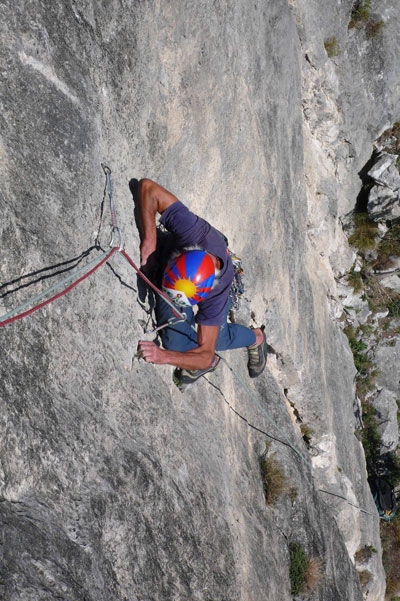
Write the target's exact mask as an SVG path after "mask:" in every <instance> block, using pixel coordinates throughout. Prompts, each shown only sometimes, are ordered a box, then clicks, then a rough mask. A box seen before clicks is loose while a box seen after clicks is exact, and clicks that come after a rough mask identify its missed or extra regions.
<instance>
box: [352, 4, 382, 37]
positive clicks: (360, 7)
mask: <svg viewBox="0 0 400 601" xmlns="http://www.w3.org/2000/svg"><path fill="white" fill-rule="evenodd" d="M384 24H385V23H384V22H383V21H376V20H375V19H372V18H371V0H356V1H355V3H354V4H353V9H352V11H351V17H350V22H349V29H352V28H354V27H357V28H358V29H361V28H362V27H364V29H365V34H366V36H367V38H368V39H371V38H374V37H376V36H377V35H378V34H379V33H380V32H381V30H382V27H383V26H384Z"/></svg>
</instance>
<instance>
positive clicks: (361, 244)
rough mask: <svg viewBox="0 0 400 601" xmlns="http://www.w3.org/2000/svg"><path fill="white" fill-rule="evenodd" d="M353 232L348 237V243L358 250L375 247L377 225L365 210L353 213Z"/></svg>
mask: <svg viewBox="0 0 400 601" xmlns="http://www.w3.org/2000/svg"><path fill="white" fill-rule="evenodd" d="M353 219H354V228H355V229H354V233H353V234H352V235H351V236H350V238H349V244H350V245H351V246H354V247H356V248H357V249H358V250H360V251H365V250H368V249H371V248H375V245H376V241H375V238H376V234H377V232H378V225H377V224H376V223H375V221H372V219H371V218H370V216H369V215H368V213H367V212H366V211H357V212H355V213H354V217H353Z"/></svg>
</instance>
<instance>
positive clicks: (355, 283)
mask: <svg viewBox="0 0 400 601" xmlns="http://www.w3.org/2000/svg"><path fill="white" fill-rule="evenodd" d="M346 279H347V283H348V284H349V285H350V286H351V287H352V288H353V290H354V292H360V290H362V289H363V287H364V283H363V277H362V275H361V271H356V270H355V269H354V265H353V267H352V268H351V269H350V271H349V273H348V274H347V276H346Z"/></svg>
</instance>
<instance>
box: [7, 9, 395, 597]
mask: <svg viewBox="0 0 400 601" xmlns="http://www.w3.org/2000/svg"><path fill="white" fill-rule="evenodd" d="M380 10H381V11H382V15H383V18H384V19H385V27H384V28H383V30H382V32H381V33H380V35H381V38H380V42H379V44H378V41H377V40H373V41H371V40H366V38H365V32H364V31H363V30H362V29H354V30H353V29H352V30H348V29H347V26H348V23H349V19H350V12H351V2H350V1H348V2H343V1H342V2H340V1H338V2H335V3H333V5H332V2H327V1H326V2H318V3H317V2H313V3H310V2H300V1H299V2H294V1H291V2H289V4H288V3H286V2H285V1H283V0H279V1H276V2H273V3H268V5H264V4H252V5H251V6H250V5H249V4H248V3H246V2H244V1H243V0H239V1H238V2H235V3H234V5H232V4H227V3H224V2H209V1H208V0H201V1H199V2H197V3H195V4H193V3H189V2H185V1H184V2H179V3H178V2H169V3H161V2H159V1H150V0H145V1H140V2H139V1H137V2H133V1H127V0H119V1H118V0H112V1H110V2H108V3H106V4H103V3H102V4H99V3H93V2H91V1H90V0H85V1H83V0H82V1H81V2H80V3H77V2H76V1H75V0H67V1H66V2H63V3H62V2H59V1H58V0H57V1H55V2H52V3H50V2H47V3H46V2H44V3H43V2H39V1H37V0H34V1H32V2H23V3H21V4H19V5H18V6H15V3H11V2H8V1H6V2H4V3H3V19H2V24H1V40H2V47H1V77H2V89H3V95H2V98H1V103H2V107H1V108H2V111H1V122H2V127H1V140H0V157H1V162H0V169H1V195H0V202H1V209H2V215H3V219H2V222H1V226H0V227H1V240H2V248H3V261H2V275H1V289H0V292H1V294H2V299H1V300H2V309H3V311H2V313H3V314H4V313H7V312H8V311H10V310H11V309H13V308H14V307H16V306H18V305H19V304H20V303H23V302H25V300H26V299H27V298H31V297H32V296H33V295H34V294H37V293H39V292H40V291H41V290H44V289H46V288H47V287H48V286H49V285H50V284H52V283H54V281H56V280H59V279H60V277H62V275H61V273H59V274H58V275H56V276H54V277H47V276H50V275H51V274H53V273H54V272H64V270H67V269H69V268H70V267H71V266H76V267H75V269H76V268H78V266H81V265H82V261H86V262H87V261H88V260H89V259H92V258H94V257H95V256H98V255H99V252H100V251H99V250H96V248H93V246H94V245H95V244H96V243H100V244H101V246H102V247H103V248H104V249H105V248H107V245H108V242H109V236H110V231H111V227H110V218H109V212H108V208H107V203H106V202H104V206H103V209H104V210H103V211H102V201H103V194H104V185H105V179H104V173H103V171H102V168H101V163H105V164H107V165H108V166H109V167H110V168H111V170H112V178H113V184H114V201H115V206H116V211H117V216H118V222H119V225H120V226H121V227H122V229H123V232H124V242H125V248H126V250H127V252H128V253H129V254H130V255H131V256H132V257H134V258H137V257H138V234H137V230H136V227H135V223H134V218H133V204H132V197H131V194H130V191H129V187H128V182H129V180H130V179H131V178H132V177H138V178H140V177H150V178H153V179H155V180H157V181H159V182H160V183H161V184H163V185H164V186H165V187H167V188H168V189H170V190H171V191H172V192H174V193H175V194H176V195H177V196H178V197H179V198H180V199H182V200H183V201H184V202H185V203H187V204H188V205H189V206H190V207H191V208H192V209H193V210H194V211H198V212H199V213H200V214H201V215H203V216H204V217H206V218H207V219H209V220H210V221H211V222H212V223H213V224H214V225H215V226H216V227H218V228H219V229H221V230H223V231H224V232H225V233H226V235H227V236H228V238H229V240H230V245H231V247H232V248H233V249H234V250H235V251H236V252H237V253H238V254H239V255H240V256H241V257H242V259H243V263H244V268H245V283H246V299H245V300H244V301H243V303H242V307H241V310H240V313H239V314H238V317H237V318H238V319H239V320H240V321H243V323H246V324H260V323H265V324H266V327H267V333H268V339H269V342H270V343H271V344H272V346H273V348H274V349H275V351H276V353H274V354H272V355H271V357H270V360H269V365H268V369H267V370H266V373H265V375H264V376H263V377H262V378H260V380H259V381H255V382H249V380H248V379H247V375H246V365H245V356H244V354H243V353H242V352H241V351H236V352H232V353H225V354H224V358H225V359H226V360H227V361H228V363H229V365H230V366H231V368H232V369H233V370H234V372H235V374H236V376H237V377H238V378H240V381H242V382H243V383H244V385H245V388H243V386H242V385H241V384H240V382H239V380H237V379H236V378H235V377H234V376H233V374H232V372H231V371H230V370H229V369H228V367H227V366H226V365H225V364H222V366H221V367H220V368H219V369H218V371H217V372H215V374H213V375H212V376H210V377H209V378H207V379H204V380H203V381H200V382H198V383H197V384H196V385H195V386H193V388H192V389H190V390H188V391H187V392H185V393H183V394H182V393H180V392H179V391H178V389H177V388H176V387H175V386H174V384H173V383H172V379H171V375H172V368H170V367H167V366H163V367H159V366H152V365H147V364H144V363H142V362H138V361H137V360H136V359H135V357H134V355H135V351H136V344H137V340H138V339H139V338H143V336H145V334H144V333H143V324H144V323H145V322H146V321H148V320H149V319H150V321H151V318H149V316H148V314H147V313H146V307H147V305H144V306H143V304H142V303H141V302H138V294H137V282H136V277H135V274H134V272H133V270H132V269H131V268H130V266H129V264H128V263H127V262H126V261H125V260H124V258H123V257H122V256H121V255H120V254H117V255H116V256H115V257H114V258H113V259H112V260H111V261H110V262H109V264H108V265H107V266H103V267H102V268H101V269H99V270H98V271H97V272H96V274H94V275H93V276H91V277H90V278H89V279H88V280H86V281H85V282H84V283H82V284H81V285H80V286H79V287H77V288H76V289H75V290H73V291H71V292H70V293H69V294H68V295H67V296H65V297H63V298H62V299H59V300H58V301H56V302H55V303H53V304H51V305H49V306H47V307H45V308H44V309H43V310H41V311H39V312H37V313H35V314H34V315H31V316H29V317H27V318H25V319H23V320H21V321H17V322H15V323H13V324H10V325H7V326H4V327H3V328H1V331H0V335H1V337H2V348H3V352H2V361H1V379H0V390H1V406H2V410H1V422H0V423H1V432H2V440H3V443H2V454H1V459H2V463H1V478H0V499H1V504H0V508H1V514H2V555H1V557H0V562H1V563H0V565H1V567H0V575H1V581H0V590H1V592H2V595H3V598H4V599H6V600H7V601H14V600H16V599H24V600H32V601H33V600H35V601H36V600H37V599H41V600H52V599H57V598H62V599H71V600H72V599H73V600H74V601H77V600H84V599H85V600H93V601H99V600H100V599H107V601H110V600H123V599H129V601H152V600H171V599H176V600H179V601H182V600H183V599H188V600H189V599H190V600H191V601H193V600H195V599H199V600H201V601H206V600H211V599H212V600H216V599H218V601H223V600H227V601H228V600H229V601H233V600H242V601H252V600H253V599H254V600H255V599H257V600H258V599H260V598H261V599H262V598H265V599H276V600H278V599H279V601H281V600H282V601H284V600H288V599H291V598H292V595H291V593H290V580H289V547H288V545H289V543H290V542H297V543H300V544H302V546H303V547H304V548H305V550H306V552H307V554H308V555H309V557H313V558H316V559H318V562H319V565H320V571H321V580H320V582H319V584H318V587H317V588H316V590H315V591H314V592H313V593H312V595H313V596H314V598H315V599H321V600H322V599H324V600H326V599H335V601H336V600H337V601H339V600H342V599H343V601H344V600H346V601H352V600H360V599H362V591H361V587H360V583H359V579H358V576H357V573H356V570H355V568H354V565H353V563H354V553H355V551H356V550H357V549H359V548H362V547H364V546H366V545H369V546H373V547H374V548H375V549H376V550H377V551H378V552H377V553H376V554H375V555H374V557H373V559H372V562H371V565H370V566H369V570H370V571H371V579H370V582H369V583H368V585H367V589H368V594H369V597H368V598H369V599H370V600H371V599H382V598H383V591H384V576H383V570H382V565H381V561H380V542H379V532H378V517H377V514H376V512H375V507H374V504H373V501H372V498H371V495H370V492H369V488H368V485H367V482H366V471H365V462H364V457H363V451H362V448H361V445H360V443H359V442H358V440H357V438H356V437H355V435H354V430H355V427H356V417H355V415H354V411H355V409H354V396H355V395H354V385H353V378H354V373H355V370H354V366H353V363H352V356H351V353H350V350H349V349H348V345H347V340H346V338H345V336H344V334H343V333H342V331H341V328H340V325H339V323H337V321H335V318H336V317H337V313H338V303H337V301H336V300H335V294H336V288H335V280H334V275H335V274H336V273H338V272H340V271H344V270H345V269H347V268H348V267H349V265H350V264H351V261H352V259H353V255H352V253H351V252H350V251H349V250H348V247H347V242H346V240H345V237H344V235H343V234H342V232H341V229H340V227H339V217H340V216H341V215H342V214H343V213H345V212H348V211H349V210H350V209H351V208H352V207H353V206H354V204H355V200H356V195H357V192H358V186H359V181H358V176H357V172H358V170H359V169H360V168H361V166H362V165H364V164H365V162H366V160H367V157H368V156H370V154H371V147H370V145H371V144H372V140H373V139H374V137H377V136H378V135H379V133H381V131H380V130H381V128H382V127H383V125H385V126H386V125H387V123H386V122H387V121H389V122H390V121H391V120H392V117H393V116H394V107H395V106H396V102H397V101H398V98H397V94H398V90H399V89H400V88H399V86H398V85H397V83H398V80H399V78H398V72H397V71H396V68H397V67H396V66H395V65H394V64H392V63H391V61H390V56H391V55H390V52H389V50H390V49H391V46H390V45H389V39H390V40H391V42H392V43H394V42H393V40H394V39H395V40H397V39H398V33H397V32H398V31H399V29H398V23H396V18H397V17H396V15H395V4H394V2H390V1H389V0H387V1H386V2H385V3H384V6H383V5H382V7H381V8H380ZM332 35H336V36H337V39H338V41H339V44H340V47H341V52H340V55H339V56H338V57H336V58H335V60H332V59H330V58H329V57H328V56H327V52H326V49H325V47H324V41H325V40H326V39H327V37H328V36H332ZM362 36H364V37H362ZM359 53H362V55H363V56H365V57H366V58H365V61H364V62H361V61H358V60H355V55H358V54H359ZM371 57H376V61H377V63H375V62H372V63H371V61H370V58H371ZM382 74H384V77H383V76H381V75H382ZM355 99H357V103H359V104H358V105H356V103H355ZM382 103H383V106H384V110H382ZM357 106H359V107H360V109H359V110H357ZM366 107H368V111H367V112H365V111H364V110H363V109H365V108H366ZM375 108H376V111H375ZM378 109H379V115H378ZM382 115H386V117H382ZM384 122H385V123H384ZM85 251H90V252H89V253H88V257H87V258H85V257H81V254H82V253H84V252H85ZM81 258H82V261H80V259H81ZM72 259H75V260H74V261H72ZM67 260H68V261H71V262H70V263H68V264H65V262H66V261H67ZM79 261H80V262H79ZM49 267H52V268H53V269H51V270H50V269H46V270H45V271H41V270H42V269H44V268H49ZM68 273H69V272H68ZM28 274H29V276H30V277H29V278H28V277H25V276H27V275H28ZM64 275H65V273H64ZM34 280H40V281H38V282H37V283H35V284H33V283H32V282H33V281H34ZM232 409H235V411H237V412H239V413H240V415H242V416H243V417H245V418H246V420H247V421H248V423H249V424H250V426H249V425H248V424H247V423H246V422H245V421H244V420H243V419H240V417H239V416H238V415H237V413H235V412H234V411H232ZM300 424H302V425H303V426H304V425H306V426H308V427H309V429H310V431H312V434H311V440H308V446H307V445H306V444H305V442H304V440H303V437H302V432H301V430H300V427H299V426H300ZM251 426H256V427H257V428H258V430H256V429H255V428H254V427H251ZM259 430H261V432H260V431H259ZM263 432H264V433H263ZM265 433H266V434H267V435H268V436H266V435H265ZM266 441H270V442H271V441H272V446H271V451H272V452H274V453H275V456H276V457H277V459H278V460H279V462H280V465H281V466H282V467H283V469H284V470H285V472H286V475H287V478H288V480H289V482H290V490H291V491H292V492H291V494H285V495H282V497H281V499H280V501H279V503H278V504H277V505H275V506H272V507H268V506H266V504H265V499H264V492H263V485H262V482H261V477H260V470H259V457H260V455H261V454H262V453H263V452H264V450H265V443H266ZM288 442H289V443H290V444H289V445H288ZM322 491H325V492H322ZM328 493H335V494H336V496H333V495H332V494H328ZM343 497H344V498H343ZM345 499H347V500H348V501H349V502H346V501H345ZM355 506H356V507H361V508H362V509H363V511H360V510H359V509H357V508H356V507H355ZM364 592H365V591H364ZM310 594H311V593H310Z"/></svg>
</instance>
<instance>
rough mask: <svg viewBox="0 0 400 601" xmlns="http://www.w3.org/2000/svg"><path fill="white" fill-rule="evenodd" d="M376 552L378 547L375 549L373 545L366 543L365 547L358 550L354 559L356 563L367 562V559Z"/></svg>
mask: <svg viewBox="0 0 400 601" xmlns="http://www.w3.org/2000/svg"><path fill="white" fill-rule="evenodd" d="M376 552H377V551H376V549H374V547H371V545H365V547H363V548H362V549H359V550H358V551H356V553H355V555H354V560H355V562H356V563H365V562H366V561H368V560H369V559H371V557H372V555H373V554H374V553H376Z"/></svg>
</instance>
